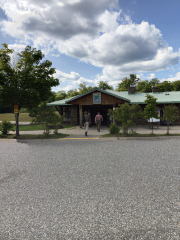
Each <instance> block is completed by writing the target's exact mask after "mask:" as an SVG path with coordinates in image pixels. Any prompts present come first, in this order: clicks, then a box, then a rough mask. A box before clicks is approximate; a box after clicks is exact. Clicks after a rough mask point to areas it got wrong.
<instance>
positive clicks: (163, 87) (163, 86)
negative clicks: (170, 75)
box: [156, 81, 173, 92]
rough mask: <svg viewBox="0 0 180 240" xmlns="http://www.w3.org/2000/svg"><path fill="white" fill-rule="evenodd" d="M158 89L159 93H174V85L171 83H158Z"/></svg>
mask: <svg viewBox="0 0 180 240" xmlns="http://www.w3.org/2000/svg"><path fill="white" fill-rule="evenodd" d="M156 87H158V91H159V92H166V91H172V90H173V85H172V83H171V82H169V81H164V82H162V83H158V84H157V85H156Z"/></svg>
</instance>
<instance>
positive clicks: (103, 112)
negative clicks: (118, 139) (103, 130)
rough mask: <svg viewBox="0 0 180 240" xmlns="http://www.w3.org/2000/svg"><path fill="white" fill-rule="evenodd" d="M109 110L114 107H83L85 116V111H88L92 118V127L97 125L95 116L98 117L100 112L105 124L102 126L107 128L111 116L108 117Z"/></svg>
mask: <svg viewBox="0 0 180 240" xmlns="http://www.w3.org/2000/svg"><path fill="white" fill-rule="evenodd" d="M108 109H113V106H112V105H98V106H94V105H93V106H83V114H84V112H85V111H87V112H88V114H89V115H90V118H91V125H95V116H96V115H97V113H98V112H100V114H101V115H102V117H103V122H102V123H101V124H102V125H104V126H107V125H108V118H109V116H108V115H107V113H108Z"/></svg>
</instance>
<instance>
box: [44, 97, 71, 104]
mask: <svg viewBox="0 0 180 240" xmlns="http://www.w3.org/2000/svg"><path fill="white" fill-rule="evenodd" d="M71 98H73V97H71ZM71 98H65V99H62V100H59V101H56V102H51V103H47V104H46V105H47V106H61V105H63V106H70V105H71V104H67V103H66V101H67V100H69V99H71Z"/></svg>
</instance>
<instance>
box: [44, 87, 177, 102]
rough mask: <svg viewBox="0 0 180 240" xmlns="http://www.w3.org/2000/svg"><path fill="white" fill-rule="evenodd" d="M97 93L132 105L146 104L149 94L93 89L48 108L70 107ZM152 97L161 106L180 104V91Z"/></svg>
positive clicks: (162, 93)
mask: <svg viewBox="0 0 180 240" xmlns="http://www.w3.org/2000/svg"><path fill="white" fill-rule="evenodd" d="M95 91H99V92H103V93H106V94H108V95H111V96H113V97H116V98H120V99H123V100H125V101H128V102H129V103H130V104H145V102H144V101H145V99H146V94H147V93H135V94H129V93H128V91H122V92H118V91H115V90H109V89H106V90H102V89H99V88H96V89H93V90H91V91H89V92H86V93H83V94H81V95H78V96H74V97H70V98H65V99H62V100H59V101H56V102H52V103H47V106H60V105H63V106H70V105H71V104H68V102H70V101H73V100H75V99H78V98H81V97H83V96H85V95H87V94H89V93H92V92H95ZM148 94H150V95H152V96H154V97H155V98H157V103H159V104H161V103H162V104H164V103H165V104H168V103H180V91H176V92H156V93H148Z"/></svg>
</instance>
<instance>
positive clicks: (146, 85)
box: [136, 80, 152, 93]
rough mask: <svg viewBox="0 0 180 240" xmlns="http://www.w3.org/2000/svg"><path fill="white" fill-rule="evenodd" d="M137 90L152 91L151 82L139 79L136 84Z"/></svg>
mask: <svg viewBox="0 0 180 240" xmlns="http://www.w3.org/2000/svg"><path fill="white" fill-rule="evenodd" d="M136 91H137V92H146V93H150V92H152V89H151V83H150V82H149V81H148V80H143V81H139V82H138V83H137V85H136Z"/></svg>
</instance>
